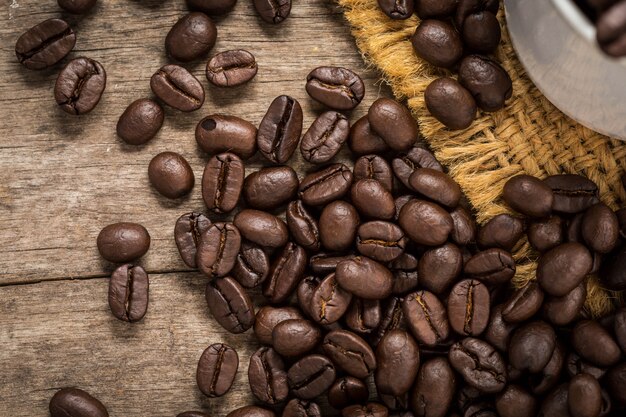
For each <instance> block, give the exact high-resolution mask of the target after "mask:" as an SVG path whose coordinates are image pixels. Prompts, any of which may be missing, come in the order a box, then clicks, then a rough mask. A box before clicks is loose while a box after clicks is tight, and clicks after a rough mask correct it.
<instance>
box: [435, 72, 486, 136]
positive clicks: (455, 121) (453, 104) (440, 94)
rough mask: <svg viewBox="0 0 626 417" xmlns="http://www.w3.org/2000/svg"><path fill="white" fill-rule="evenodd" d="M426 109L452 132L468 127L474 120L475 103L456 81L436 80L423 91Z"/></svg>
mask: <svg viewBox="0 0 626 417" xmlns="http://www.w3.org/2000/svg"><path fill="white" fill-rule="evenodd" d="M424 101H425V103H426V107H427V108H428V111H429V112H430V114H431V115H433V117H435V118H436V119H437V120H439V121H440V122H441V123H443V124H444V125H445V126H446V127H447V128H449V129H452V130H462V129H465V128H467V127H469V126H470V125H471V124H472V122H473V121H474V119H476V101H475V100H474V97H472V94H471V93H470V92H469V91H468V90H467V89H465V87H463V86H462V85H461V84H459V82H458V81H456V80H454V79H452V78H448V77H444V78H438V79H436V80H435V81H433V82H432V83H430V85H429V86H428V87H426V90H425V91H424Z"/></svg>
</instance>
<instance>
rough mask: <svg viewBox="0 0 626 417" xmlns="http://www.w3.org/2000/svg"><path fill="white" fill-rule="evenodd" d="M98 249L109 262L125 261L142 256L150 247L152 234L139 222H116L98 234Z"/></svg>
mask: <svg viewBox="0 0 626 417" xmlns="http://www.w3.org/2000/svg"><path fill="white" fill-rule="evenodd" d="M97 245H98V251H99V252H100V256H102V257H103V258H104V259H106V260H107V261H109V262H115V263H124V262H130V261H133V260H135V259H138V258H141V257H142V256H143V255H145V254H146V252H148V249H149V248H150V235H149V234H148V231H147V230H146V228H145V227H143V226H142V225H140V224H137V223H126V222H122V223H114V224H110V225H108V226H106V227H104V228H103V229H102V230H101V231H100V233H99V234H98V239H97Z"/></svg>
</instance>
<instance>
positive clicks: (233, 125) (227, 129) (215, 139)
mask: <svg viewBox="0 0 626 417" xmlns="http://www.w3.org/2000/svg"><path fill="white" fill-rule="evenodd" d="M256 135H257V129H256V127H254V125H253V124H252V123H250V122H248V121H247V120H243V119H240V118H239V117H236V116H227V115H223V114H213V115H210V116H207V117H205V118H204V119H202V120H200V122H199V123H198V125H197V126H196V142H198V146H199V147H200V149H202V150H203V151H204V152H207V153H210V154H219V153H222V152H232V153H234V154H235V155H237V156H239V157H240V158H242V159H248V158H250V157H251V156H253V155H254V154H255V153H256Z"/></svg>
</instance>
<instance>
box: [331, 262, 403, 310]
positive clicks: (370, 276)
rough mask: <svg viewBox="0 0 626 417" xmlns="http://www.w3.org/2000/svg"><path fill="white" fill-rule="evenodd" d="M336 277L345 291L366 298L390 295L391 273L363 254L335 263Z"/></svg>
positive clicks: (374, 298) (382, 297)
mask: <svg viewBox="0 0 626 417" xmlns="http://www.w3.org/2000/svg"><path fill="white" fill-rule="evenodd" d="M336 279H337V282H338V283H339V285H340V286H341V287H342V288H343V289H344V290H346V291H349V292H350V293H352V294H354V295H356V296H357V297H361V298H365V299H368V300H380V299H384V298H387V297H389V295H391V289H392V287H393V275H392V274H391V271H389V269H387V268H386V267H385V266H384V265H382V264H380V263H378V262H376V261H374V260H372V259H370V258H367V257H364V256H359V257H356V258H354V259H352V260H347V261H342V262H340V263H339V264H338V265H337V270H336Z"/></svg>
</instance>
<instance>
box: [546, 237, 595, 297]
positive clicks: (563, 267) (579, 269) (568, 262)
mask: <svg viewBox="0 0 626 417" xmlns="http://www.w3.org/2000/svg"><path fill="white" fill-rule="evenodd" d="M592 264H593V258H592V257H591V254H590V253H589V251H588V250H587V248H585V247H584V246H583V245H581V244H579V243H564V244H562V245H559V246H557V247H555V248H554V249H551V250H550V251H549V252H547V253H545V254H544V255H543V256H542V257H541V259H539V264H538V265H537V280H538V281H539V284H540V285H541V288H543V290H544V291H545V292H547V293H548V294H550V295H553V296H555V297H563V296H564V295H566V294H567V293H569V292H570V291H572V290H573V289H574V288H576V287H577V286H578V285H579V284H580V283H581V282H582V281H583V279H585V276H587V274H588V273H589V271H591V267H592Z"/></svg>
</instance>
